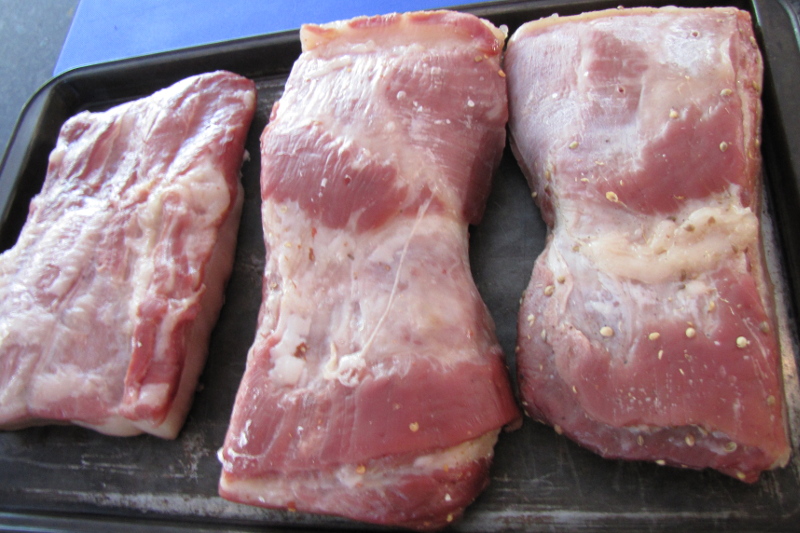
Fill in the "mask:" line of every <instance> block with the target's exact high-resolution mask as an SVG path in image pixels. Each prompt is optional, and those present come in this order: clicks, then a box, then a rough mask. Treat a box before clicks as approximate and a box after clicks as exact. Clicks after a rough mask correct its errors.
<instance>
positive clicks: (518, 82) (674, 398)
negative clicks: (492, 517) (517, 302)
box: [505, 8, 790, 482]
mask: <svg viewBox="0 0 800 533" xmlns="http://www.w3.org/2000/svg"><path fill="white" fill-rule="evenodd" d="M505 68H506V71H507V72H508V76H509V101H510V115H511V118H510V130H511V138H512V148H513V149H514V152H515V154H516V156H517V159H518V161H519V162H520V166H521V167H522V169H523V172H524V173H525V174H526V176H527V178H528V180H529V182H530V185H531V188H532V190H533V191H534V196H535V197H536V200H537V202H538V205H539V206H540V208H541V212H542V215H543V217H544V219H545V221H546V222H547V224H548V226H549V228H550V233H549V235H548V240H547V245H546V248H545V250H544V252H543V253H542V254H541V256H540V257H539V258H538V259H537V261H536V264H535V267H534V271H533V276H532V279H531V281H530V284H529V286H528V288H527V290H526V291H525V293H524V301H523V303H522V307H521V312H520V316H519V323H518V333H519V354H518V368H519V375H520V382H521V392H522V395H523V397H524V401H525V403H524V408H525V410H526V411H527V413H528V414H530V415H531V416H532V417H534V418H536V419H538V420H541V421H544V422H547V423H549V424H552V425H553V426H554V427H555V429H556V431H557V432H559V433H561V432H563V433H564V434H566V435H568V436H569V437H570V438H572V439H574V440H575V441H577V442H579V443H580V444H582V445H584V446H586V447H588V448H590V449H592V450H594V451H596V452H597V453H599V454H601V455H603V456H606V457H612V458H624V459H640V460H653V461H656V462H657V463H659V464H665V463H666V464H671V465H676V466H682V467H690V468H697V469H700V468H705V467H711V468H714V469H717V470H719V471H721V472H724V473H726V474H729V475H731V476H734V477H736V478H738V479H741V480H743V481H747V482H752V481H755V480H756V479H757V478H758V476H759V473H760V472H761V471H763V470H764V469H769V468H773V467H775V466H778V465H783V464H785V463H786V461H787V459H788V457H789V452H790V446H789V443H788V439H787V429H786V423H785V413H784V410H785V407H784V394H783V390H782V375H781V361H780V358H781V353H780V348H779V343H778V340H777V331H776V319H775V312H774V303H773V296H772V290H773V289H772V286H771V284H770V281H769V279H768V275H767V273H766V269H765V259H764V254H763V251H762V242H761V237H760V218H759V217H760V213H761V207H760V193H761V181H760V169H761V163H760V162H761V159H760V150H759V136H760V120H761V102H760V93H761V79H762V62H761V57H760V54H759V50H758V46H757V44H756V41H755V38H754V36H753V30H752V25H751V21H750V17H749V15H748V14H747V13H746V12H742V11H738V10H736V9H732V8H718V9H678V8H664V9H650V8H642V9H620V10H609V11H599V12H593V13H587V14H584V15H580V16H575V17H560V18H548V19H542V20H539V21H534V22H531V23H528V24H526V25H523V26H522V27H521V28H520V29H519V30H518V31H517V32H515V34H514V35H513V37H512V38H511V39H510V40H509V44H508V53H507V56H506V59H505Z"/></svg>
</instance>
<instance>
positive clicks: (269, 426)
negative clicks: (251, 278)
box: [220, 11, 519, 529]
mask: <svg viewBox="0 0 800 533" xmlns="http://www.w3.org/2000/svg"><path fill="white" fill-rule="evenodd" d="M301 40H302V44H303V50H304V52H303V53H302V55H301V56H300V58H299V59H298V60H297V62H296V63H295V65H294V68H293V70H292V73H291V75H290V77H289V79H288V81H287V84H286V90H285V93H284V95H283V97H282V98H281V100H280V101H279V102H278V103H277V104H276V105H275V107H274V108H273V111H272V116H271V121H270V123H269V125H268V126H267V128H266V129H265V131H264V133H263V136H262V138H261V143H262V173H261V193H262V200H263V202H262V216H263V226H264V237H265V243H266V248H267V260H266V267H265V272H264V283H263V303H262V307H261V311H260V316H259V324H258V330H257V334H256V339H255V341H254V344H253V346H252V348H251V350H250V353H249V356H248V361H247V369H246V372H245V374H244V377H243V380H242V383H241V386H240V389H239V393H238V396H237V398H236V403H235V406H234V410H233V415H232V420H231V424H230V428H229V431H228V434H227V437H226V440H225V444H224V448H223V449H222V451H221V454H220V457H221V460H222V463H223V472H222V477H221V481H220V494H221V495H222V496H223V497H225V498H227V499H230V500H234V501H238V502H243V503H248V504H253V505H259V506H264V507H271V508H283V509H290V510H299V511H309V512H315V513H325V514H333V515H340V516H344V517H350V518H353V519H357V520H362V521H367V522H373V523H381V524H391V525H400V526H405V527H410V528H417V529H432V528H437V527H442V526H444V525H446V524H448V523H449V522H451V521H452V520H454V519H456V518H458V517H459V516H460V514H461V512H462V510H463V509H464V507H465V506H466V505H468V504H469V503H470V502H471V501H472V500H473V499H474V498H475V497H476V495H477V494H478V493H479V492H480V491H481V490H482V489H483V488H484V487H485V486H486V484H487V480H488V468H489V463H490V461H491V458H492V454H493V446H494V443H495V441H496V439H497V435H498V432H499V430H500V429H501V428H502V427H503V426H504V425H506V424H508V423H510V422H512V421H516V420H517V419H518V416H519V413H518V411H517V408H516V406H515V402H514V398H513V395H512V392H511V390H510V387H509V381H508V377H507V372H506V367H505V361H504V357H503V354H502V352H501V349H500V347H499V345H498V343H497V340H496V339H495V334H494V325H493V323H492V320H491V318H490V316H489V314H488V312H487V309H486V307H485V306H484V304H483V302H482V300H481V298H480V295H479V294H478V291H477V290H476V287H475V285H474V282H473V280H472V276H471V273H470V265H469V258H468V224H469V223H477V222H478V221H479V220H480V218H481V216H482V213H483V208H484V204H485V201H486V197H487V195H488V192H489V188H490V181H491V175H492V172H493V171H494V170H495V169H496V167H497V165H498V163H499V160H500V157H501V153H502V150H503V145H504V142H505V124H506V121H507V106H506V103H507V102H506V86H505V78H504V74H503V72H502V71H501V70H500V63H499V61H500V53H501V50H502V46H503V40H504V35H503V34H502V33H501V32H500V31H499V30H497V29H496V28H494V27H493V26H491V25H490V24H489V23H487V22H485V21H482V20H480V19H478V18H476V17H474V16H472V15H466V14H459V13H454V12H443V11H439V12H417V13H411V14H403V15H397V14H395V15H387V16H378V17H371V18H366V17H361V18H356V19H353V20H349V21H343V22H335V23H331V24H327V25H322V26H317V25H307V26H304V27H303V28H302V30H301Z"/></svg>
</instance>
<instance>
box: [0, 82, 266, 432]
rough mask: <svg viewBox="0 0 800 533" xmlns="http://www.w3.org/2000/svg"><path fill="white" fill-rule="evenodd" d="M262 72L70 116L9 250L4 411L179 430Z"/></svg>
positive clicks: (233, 225) (198, 363) (22, 419)
mask: <svg viewBox="0 0 800 533" xmlns="http://www.w3.org/2000/svg"><path fill="white" fill-rule="evenodd" d="M254 111H255V88H254V84H253V83H252V82H251V81H249V80H247V79H245V78H242V77H240V76H237V75H234V74H231V73H227V72H215V73H210V74H204V75H199V76H195V77H191V78H188V79H185V80H183V81H181V82H178V83H176V84H175V85H173V86H171V87H169V88H166V89H163V90H161V91H159V92H157V93H155V94H153V95H152V96H149V97H147V98H143V99H141V100H137V101H133V102H129V103H126V104H122V105H120V106H118V107H114V108H112V109H109V110H107V111H104V112H97V113H90V112H83V113H80V114H78V115H76V116H75V117H73V118H71V119H70V120H68V121H67V122H66V123H65V124H64V126H63V128H62V129H61V132H60V135H59V137H58V142H57V145H56V147H55V149H54V150H53V152H52V153H51V155H50V159H49V165H48V169H47V176H46V178H45V182H44V185H43V188H42V190H41V192H40V193H39V195H38V196H37V197H35V198H34V199H33V201H32V202H31V206H30V213H29V217H28V220H27V222H26V224H25V226H24V227H23V229H22V232H21V234H20V236H19V239H18V241H17V243H16V245H15V246H14V247H13V248H11V249H9V250H8V251H6V252H5V253H4V254H3V255H2V256H0V309H1V310H2V311H1V312H0V427H2V428H5V429H9V428H10V429H13V428H19V427H23V426H28V425H33V424H42V423H68V422H71V423H74V424H79V425H82V426H86V427H91V428H94V429H96V430H98V431H101V432H103V433H107V434H111V435H134V434H137V433H141V432H147V433H152V434H154V435H158V436H160V437H165V438H173V437H175V436H176V435H177V433H178V431H179V430H180V427H181V426H182V424H183V421H184V419H185V417H186V414H187V412H188V409H189V406H190V404H191V400H192V397H193V393H194V389H195V387H196V384H197V379H198V376H199V374H200V372H201V369H202V367H203V364H204V360H205V356H206V351H207V348H208V346H207V342H208V338H209V335H210V332H211V329H212V327H213V325H214V323H215V321H216V316H217V314H218V313H219V309H220V307H221V305H222V301H223V292H224V286H225V282H226V280H227V278H228V275H229V274H230V271H231V267H232V264H233V255H234V247H235V243H236V233H237V229H238V224H239V214H240V211H241V203H242V188H241V185H240V183H239V169H240V167H241V164H242V159H243V154H244V140H245V138H246V135H247V131H248V128H249V124H250V121H251V119H252V116H253V113H254Z"/></svg>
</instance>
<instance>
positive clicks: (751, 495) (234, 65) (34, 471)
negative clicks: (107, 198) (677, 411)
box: [0, 0, 800, 532]
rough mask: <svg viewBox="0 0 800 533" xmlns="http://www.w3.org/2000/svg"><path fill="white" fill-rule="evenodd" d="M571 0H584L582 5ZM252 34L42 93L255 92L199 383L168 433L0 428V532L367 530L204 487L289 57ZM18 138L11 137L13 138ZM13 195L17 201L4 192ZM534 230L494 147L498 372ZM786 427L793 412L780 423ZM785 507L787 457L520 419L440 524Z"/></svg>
mask: <svg viewBox="0 0 800 533" xmlns="http://www.w3.org/2000/svg"><path fill="white" fill-rule="evenodd" d="M767 1H771V0H767ZM561 4H563V2H562V3H561ZM584 5H589V4H588V3H585V2H584V4H581V6H584ZM591 5H597V4H596V3H594V4H591ZM543 6H544V7H543ZM581 6H578V7H577V8H576V7H575V4H574V2H571V3H568V7H569V9H573V10H575V9H578V10H579V9H581ZM562 8H563V6H561V7H560V8H559V10H561V9H562ZM493 9H495V11H491V10H489V11H487V12H480V14H483V15H489V18H491V19H492V20H493V21H494V22H495V23H497V24H503V23H505V24H508V25H509V28H510V29H511V30H513V29H514V28H515V27H516V25H518V24H519V23H520V22H521V21H522V20H525V19H527V18H535V17H536V16H544V15H548V14H550V12H552V11H553V10H554V9H555V8H554V7H548V6H546V5H544V4H536V3H509V4H508V6H507V7H506V8H505V11H503V10H502V9H500V10H499V11H498V10H497V9H498V8H497V6H494V8H493ZM787 31H788V30H787ZM259 46H260V48H258V52H259V54H260V53H263V52H265V51H266V52H270V51H273V52H275V53H277V54H286V53H290V52H287V51H286V50H293V48H292V46H289V47H288V48H286V47H285V46H283V45H282V47H277V46H275V47H273V46H272V45H271V44H270V42H267V44H266V45H264V43H260V44H259ZM253 47H254V45H253V46H251V45H248V44H247V43H245V45H243V46H242V47H240V48H238V49H237V50H235V51H234V52H233V55H234V58H233V59H230V58H229V59H225V60H220V62H219V63H213V62H212V63H210V64H209V63H208V62H203V60H202V58H200V59H198V57H199V55H198V57H194V56H193V59H191V61H189V60H186V56H185V55H181V54H178V55H167V56H165V58H162V59H158V60H154V62H152V63H150V64H147V65H145V66H144V67H142V68H145V67H148V65H151V66H152V68H153V71H154V72H157V73H159V74H158V76H157V79H156V80H149V81H148V82H147V83H145V82H141V81H140V82H137V81H136V80H137V79H138V77H137V75H136V74H135V73H134V74H131V75H130V76H128V77H126V78H125V79H124V80H122V81H121V82H116V81H115V82H114V83H111V82H109V81H108V80H109V79H111V80H116V78H115V77H114V76H113V74H114V73H113V72H112V75H111V76H110V77H109V76H107V75H106V76H105V77H103V76H98V77H97V78H96V79H94V78H92V76H89V81H94V82H95V84H99V85H101V86H102V85H103V84H109V87H110V88H108V90H106V91H105V92H104V91H103V90H100V91H97V90H96V89H93V92H92V93H91V94H92V97H91V98H89V100H88V101H83V100H81V98H80V94H81V93H82V92H83V91H88V89H86V87H87V85H86V83H85V80H84V82H82V83H83V84H81V83H71V84H67V85H68V86H67V87H62V86H58V83H56V85H57V90H54V95H53V96H52V98H54V99H56V100H57V101H58V102H57V105H59V106H61V107H59V108H58V112H57V113H55V112H54V113H55V114H56V115H58V116H61V115H63V116H68V115H69V114H70V112H71V111H74V110H76V109H77V108H92V109H95V108H103V107H108V106H109V105H112V104H114V103H117V102H118V101H120V100H124V99H126V98H129V97H133V96H136V95H137V94H136V93H137V91H138V92H141V93H142V94H146V93H147V92H151V85H152V84H157V83H159V81H158V80H162V79H163V80H164V81H166V80H167V79H168V78H170V77H171V76H178V75H180V76H181V77H182V76H183V75H184V74H186V75H188V72H186V73H184V72H174V71H175V70H176V68H177V70H179V71H180V70H181V69H182V68H183V67H182V66H181V65H184V64H188V65H189V66H187V67H185V68H186V69H188V70H192V69H197V68H199V67H201V66H206V67H208V68H207V69H208V70H210V69H211V68H218V67H220V66H222V67H225V68H231V69H232V70H238V71H240V72H242V73H244V74H246V75H250V76H251V77H253V78H254V79H256V80H257V85H258V89H259V105H258V111H257V115H256V118H255V121H254V124H253V127H252V129H251V132H250V136H249V139H248V145H247V149H248V151H249V153H250V154H251V160H250V161H249V162H248V163H247V164H246V165H245V167H244V169H243V178H242V180H243V184H244V187H245V194H246V196H245V205H244V211H243V218H242V224H241V229H240V232H239V242H238V247H237V252H236V261H235V265H234V271H233V275H232V277H231V280H230V284H229V286H228V289H227V302H226V305H225V307H224V308H223V310H222V315H221V317H220V320H219V323H218V325H217V327H216V329H215V331H214V334H213V336H212V340H211V346H210V354H209V359H208V363H207V366H206V369H205V372H204V374H203V376H202V377H201V380H200V382H201V387H200V389H199V390H198V392H197V395H196V399H195V402H194V405H193V408H192V411H191V413H190V415H189V418H188V421H187V423H186V426H185V428H184V430H183V431H182V432H181V434H180V436H179V437H178V439H177V440H175V441H162V440H159V439H156V438H153V437H149V436H141V437H134V438H125V439H121V438H112V437H106V436H103V435H99V434H97V433H94V432H92V431H89V430H85V429H82V428H78V427H69V426H58V427H57V426H45V427H38V428H30V429H26V430H21V431H14V432H0V530H2V529H4V527H5V528H15V527H19V528H21V527H26V528H32V529H34V530H36V529H42V530H44V529H48V530H62V529H88V528H94V527H98V525H102V526H103V527H105V528H107V529H109V530H113V529H115V528H119V529H130V528H136V527H142V528H144V527H158V528H161V529H165V530H169V529H192V530H200V529H202V530H215V529H225V530H243V531H244V530H253V529H257V530H261V531H264V530H266V529H269V530H275V531H277V530H282V529H283V528H285V527H292V528H296V529H313V530H319V529H321V528H328V529H354V528H355V529H364V530H366V529H369V528H368V527H367V526H364V525H359V524H354V523H352V522H349V521H346V520H343V519H335V518H328V517H319V516H312V515H306V514H302V513H288V512H282V511H271V510H264V509H258V508H253V507H247V506H242V505H237V504H233V503H230V502H227V501H224V500H222V499H221V498H219V497H218V496H217V495H216V487H217V480H218V476H219V473H220V465H219V462H218V460H217V457H216V452H217V449H218V448H219V447H220V446H221V444H222V441H223V438H224V434H225V430H226V427H227V422H228V417H229V415H230V411H231V408H232V405H233V399H234V395H235V393H236V388H237V386H238V382H239V379H240V377H241V375H242V372H243V370H244V364H245V357H246V353H247V349H248V348H249V346H250V343H251V341H252V339H253V336H254V332H255V325H256V316H257V311H258V306H259V303H260V302H259V300H258V298H259V297H260V285H261V272H262V269H263V266H264V245H263V241H262V233H261V223H260V211H259V208H260V205H259V186H258V169H259V155H258V154H259V150H258V136H259V134H260V132H261V130H262V129H263V127H264V126H265V125H266V123H267V120H268V116H269V111H270V109H271V107H272V104H273V102H274V101H275V100H276V99H277V98H278V97H279V96H280V94H281V92H282V89H283V83H284V81H285V72H286V65H287V64H290V63H291V61H288V62H283V63H281V62H278V63H277V64H270V65H268V66H266V67H259V66H255V65H254V64H251V63H253V62H256V63H257V61H258V57H256V56H253V58H252V59H247V60H246V61H241V60H240V59H241V57H240V56H241V54H248V53H252V52H253ZM213 50H214V49H213V48H212V51H213ZM200 55H202V54H200ZM245 57H247V56H245ZM289 59H291V58H289ZM226 61H231V62H230V63H228V62H226ZM126 65H128V66H129V67H126V68H131V69H132V70H135V68H133V67H136V68H139V67H137V65H139V63H136V62H133V63H126ZM130 65H133V67H130ZM798 66H800V65H794V66H793V67H792V68H798ZM123 67H125V65H123ZM148 68H149V67H148ZM106 74H107V72H106ZM112 86H113V87H112ZM76 93H77V94H78V97H76ZM106 93H107V94H106ZM98 95H100V96H98ZM49 105H50V106H51V107H47V106H45V105H44V104H43V107H42V109H43V110H47V109H51V108H52V105H56V104H53V103H52V102H50V104H49ZM34 112H35V109H34ZM778 118H780V117H778ZM770 120H774V117H773V118H772V119H771V118H769V117H768V118H767V123H766V124H765V130H766V133H767V134H766V136H765V142H764V146H765V154H766V157H767V161H766V162H767V165H766V166H767V174H768V175H767V177H768V179H774V178H775V177H776V175H777V174H779V173H780V172H781V169H782V168H785V167H782V165H783V164H784V163H782V162H781V161H782V160H781V159H780V158H779V157H777V156H773V155H770V154H771V153H772V152H771V148H772V147H776V146H778V142H777V140H775V139H771V138H770V134H769V131H770V122H769V121H770ZM60 121H61V119H59V120H56V121H55V122H56V124H50V125H48V124H47V123H41V122H36V123H35V124H34V125H33V126H32V130H31V131H30V132H29V135H28V137H29V139H27V140H30V142H32V144H36V145H37V146H38V145H41V146H39V147H38V148H36V150H34V152H36V151H38V152H39V153H45V154H46V151H49V148H48V146H52V144H49V145H48V143H52V141H53V140H54V138H55V137H54V136H55V133H56V132H57V127H58V124H59V123H60ZM23 133H24V131H23ZM18 137H19V136H18ZM22 138H23V141H25V140H26V139H25V136H24V135H23V136H22ZM34 140H35V141H36V142H33V141H34ZM17 142H18V143H19V142H22V141H19V140H18V141H17ZM34 155H35V154H34ZM11 159H12V160H13V157H12V158H11ZM7 171H8V169H7V168H4V169H3V170H2V174H0V178H2V179H5V173H6V172H7ZM40 171H41V164H40V165H39V166H38V167H37V165H36V164H34V163H29V164H26V166H25V168H24V169H23V171H21V176H24V177H25V178H26V179H31V180H35V179H39V180H41V177H39V178H36V177H35V176H34V175H35V174H36V173H37V172H40ZM17 204H19V205H27V204H26V203H25V202H19V201H18V202H17ZM797 207H798V208H800V205H798V206H797ZM17 209H21V208H17ZM12 218H13V217H12ZM6 224H7V225H13V224H12V222H6ZM544 238H545V226H544V224H543V222H542V221H541V219H540V217H539V214H538V212H537V210H536V208H535V206H534V204H533V202H532V200H531V198H530V192H529V190H528V188H527V185H526V184H525V181H524V179H523V177H522V175H521V173H520V171H519V168H518V167H517V165H516V163H515V162H514V160H513V157H512V156H511V154H510V152H508V151H507V152H506V154H505V156H504V158H503V161H502V163H501V166H500V169H499V171H498V173H497V176H496V178H495V183H494V188H493V191H492V194H491V196H490V198H489V202H488V206H487V212H486V216H485V219H484V221H483V222H482V223H481V224H480V225H479V226H478V227H476V228H473V230H472V238H471V261H472V266H473V272H474V275H475V279H476V283H477V285H478V287H479V289H480V291H481V293H482V295H483V296H484V298H485V300H486V302H487V304H488V306H489V308H490V310H491V312H492V315H493V317H494V319H495V322H496V324H497V328H498V336H499V338H500V340H501V343H502V344H503V347H504V349H505V351H506V353H507V354H508V357H509V363H510V365H511V367H512V371H513V367H514V360H513V353H514V345H515V337H516V329H515V328H516V315H517V310H518V306H519V297H520V295H521V293H522V290H523V289H524V288H525V286H526V284H527V282H528V279H529V277H530V273H531V268H532V265H533V261H534V259H535V257H536V256H537V255H538V253H539V252H540V251H541V250H542V248H543V246H544ZM770 240H774V239H772V238H771V237H770ZM772 259H773V261H772V263H773V267H774V271H775V275H776V277H777V279H778V280H779V281H780V282H781V283H783V271H782V269H781V264H782V259H781V251H780V249H779V247H778V246H776V247H775V250H774V251H773V253H772ZM787 291H788V289H787ZM787 293H788V292H787ZM781 294H783V292H781ZM790 300H791V298H789V297H788V296H787V297H786V298H785V301H783V302H782V304H781V305H782V307H783V308H785V309H787V310H788V309H789V306H790ZM783 319H784V321H785V326H786V327H785V328H784V334H785V338H784V341H785V343H786V344H787V347H788V348H789V350H788V351H787V360H786V371H787V381H788V383H789V384H790V387H789V389H790V390H789V396H790V402H791V404H792V413H791V414H792V416H794V417H795V418H796V417H797V413H798V403H799V402H800V400H798V398H800V392H798V388H797V379H796V368H795V357H794V356H793V353H792V352H793V350H794V331H793V330H794V324H795V323H796V319H795V318H793V314H791V313H789V312H788V311H787V312H786V313H784V317H783ZM797 428H798V424H797V423H795V424H794V429H795V430H796V429H797ZM798 520H800V459H799V458H798V457H797V454H795V456H794V457H793V459H792V461H791V463H790V464H789V466H788V467H787V468H785V469H782V470H778V471H775V472H770V473H767V474H765V475H764V476H763V477H762V479H761V480H760V481H759V482H758V483H756V484H754V485H745V484H742V483H740V482H738V481H736V480H733V479H731V478H728V477H726V476H722V475H720V474H716V473H714V472H695V471H683V470H679V469H674V468H669V467H659V466H657V465H655V464H647V463H628V462H620V461H608V460H604V459H601V458H600V457H598V456H596V455H594V454H593V453H591V452H588V451H586V450H583V449H582V448H580V447H578V446H577V445H575V444H573V443H571V442H570V441H568V440H567V439H566V438H564V437H562V436H559V435H556V434H555V432H554V431H552V429H550V428H547V427H545V426H542V425H539V424H536V423H534V422H532V421H531V420H525V423H524V425H523V427H522V428H521V429H520V430H518V431H516V432H512V433H504V434H502V435H501V437H500V441H499V443H498V445H497V448H496V456H495V461H494V464H493V468H492V481H491V485H490V487H489V488H488V489H487V490H486V491H485V492H484V493H483V494H482V495H481V496H480V497H479V498H478V500H477V501H476V502H475V503H474V505H473V506H471V507H470V508H469V509H468V511H467V513H466V515H465V517H464V519H463V520H462V521H461V522H459V523H457V524H455V525H454V526H453V527H452V529H453V530H454V531H462V532H479V531H532V530H540V531H551V530H585V531H589V530H598V529H600V530H608V531H622V530H632V531H633V530H636V531H641V530H659V531H661V530H685V529H686V528H697V529H704V530H708V529H720V530H729V531H733V530H747V529H750V530H764V529H767V528H771V529H775V530H780V529H785V530H792V528H794V527H796V526H795V524H796V523H798V522H797V521H798Z"/></svg>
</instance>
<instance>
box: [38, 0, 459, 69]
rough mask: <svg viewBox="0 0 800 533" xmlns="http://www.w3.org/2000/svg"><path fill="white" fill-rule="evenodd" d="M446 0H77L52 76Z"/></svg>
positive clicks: (435, 5) (440, 4) (432, 5)
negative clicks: (93, 66)
mask: <svg viewBox="0 0 800 533" xmlns="http://www.w3.org/2000/svg"><path fill="white" fill-rule="evenodd" d="M464 3H465V2H463V1H462V2H454V1H449V0H378V1H376V0H349V1H338V0H288V1H287V0H283V1H280V0H135V1H131V0H81V2H80V4H79V5H78V9H77V10H76V12H75V17H74V18H73V21H72V26H71V27H70V30H69V33H68V34H67V38H66V40H65V41H64V47H63V48H62V50H61V55H60V56H59V58H58V62H57V63H56V67H55V70H54V72H53V74H54V75H56V74H59V73H61V72H65V71H67V70H70V69H72V68H74V67H78V66H83V65H90V64H94V63H102V62H106V61H112V60H116V59H123V58H127V57H135V56H141V55H146V54H151V53H155V52H163V51H167V50H176V49H180V48H186V47H190V46H195V45H201V44H209V43H215V42H220V41H227V40H230V39H236V38H239V37H249V36H253V35H262V34H266V33H274V32H279V31H284V30H292V29H296V28H299V27H300V25H301V24H304V23H309V22H313V23H323V22H330V21H333V20H340V19H346V18H351V17H354V16H357V15H378V14H383V13H391V12H393V11H412V10H418V9H434V8H441V7H452V6H455V5H461V4H464Z"/></svg>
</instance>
